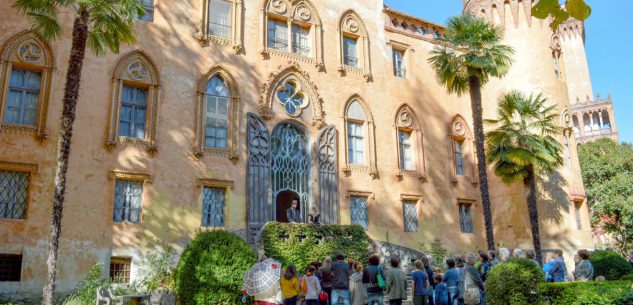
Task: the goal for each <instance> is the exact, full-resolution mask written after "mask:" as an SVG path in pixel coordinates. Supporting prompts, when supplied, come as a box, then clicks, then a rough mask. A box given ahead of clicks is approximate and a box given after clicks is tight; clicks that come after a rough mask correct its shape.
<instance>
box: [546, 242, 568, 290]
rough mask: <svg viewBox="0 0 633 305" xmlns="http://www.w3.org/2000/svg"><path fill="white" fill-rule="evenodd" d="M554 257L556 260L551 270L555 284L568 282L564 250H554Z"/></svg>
mask: <svg viewBox="0 0 633 305" xmlns="http://www.w3.org/2000/svg"><path fill="white" fill-rule="evenodd" d="M554 256H555V257H556V259H554V266H553V267H552V269H551V270H550V273H551V274H552V281H554V282H555V283H560V282H566V280H565V278H566V277H567V266H566V265H565V259H563V250H561V249H556V250H554Z"/></svg>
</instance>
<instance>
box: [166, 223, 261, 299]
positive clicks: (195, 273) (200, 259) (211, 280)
mask: <svg viewBox="0 0 633 305" xmlns="http://www.w3.org/2000/svg"><path fill="white" fill-rule="evenodd" d="M256 261H257V258H256V255H255V252H254V251H253V249H251V247H250V246H249V245H248V244H246V242H245V241H244V240H242V239H241V238H240V237H239V236H237V235H235V234H233V233H229V232H225V231H212V232H202V233H198V234H197V235H196V237H195V238H194V239H193V240H192V241H191V243H189V244H188V245H187V247H186V248H185V250H184V252H183V253H182V255H181V257H180V262H179V263H178V267H177V269H176V274H175V280H176V290H177V292H178V299H179V301H180V303H181V304H183V305H216V304H223V305H232V304H241V300H240V297H241V293H240V292H241V289H242V281H243V280H242V278H243V277H244V274H245V273H246V271H248V270H249V269H250V268H251V267H252V266H253V264H255V262H256Z"/></svg>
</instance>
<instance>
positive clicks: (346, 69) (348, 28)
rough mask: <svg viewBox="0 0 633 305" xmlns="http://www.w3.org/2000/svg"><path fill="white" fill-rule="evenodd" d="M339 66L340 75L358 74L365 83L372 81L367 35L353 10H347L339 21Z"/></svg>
mask: <svg viewBox="0 0 633 305" xmlns="http://www.w3.org/2000/svg"><path fill="white" fill-rule="evenodd" d="M337 31H338V34H339V37H338V44H339V52H338V54H339V66H338V71H339V72H340V73H341V75H346V74H347V73H354V74H360V75H362V76H363V78H365V81H370V80H371V79H372V74H371V57H370V51H369V34H368V32H367V28H366V27H365V23H363V20H362V19H361V18H360V17H359V16H358V14H356V12H354V11H353V10H348V11H346V12H345V13H343V15H341V18H340V19H339V24H338V28H337Z"/></svg>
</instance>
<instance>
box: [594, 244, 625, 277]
mask: <svg viewBox="0 0 633 305" xmlns="http://www.w3.org/2000/svg"><path fill="white" fill-rule="evenodd" d="M589 261H591V264H592V265H593V269H594V272H593V274H594V278H595V277H598V276H600V275H603V276H604V277H606V278H607V280H609V281H617V280H619V279H620V278H622V276H624V275H626V274H631V273H633V268H631V264H630V263H629V262H628V261H627V260H626V259H625V258H624V257H622V256H621V255H619V254H618V253H616V252H613V251H608V250H598V251H595V252H593V253H592V254H591V257H589Z"/></svg>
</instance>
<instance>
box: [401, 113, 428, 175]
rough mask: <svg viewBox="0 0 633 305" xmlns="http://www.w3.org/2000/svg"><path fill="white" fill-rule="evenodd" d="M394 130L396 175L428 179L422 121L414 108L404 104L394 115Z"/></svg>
mask: <svg viewBox="0 0 633 305" xmlns="http://www.w3.org/2000/svg"><path fill="white" fill-rule="evenodd" d="M393 126H394V132H395V135H394V136H395V137H394V139H395V147H396V156H397V157H398V170H397V171H396V176H397V177H398V178H400V179H402V177H403V176H408V177H414V178H419V179H426V171H425V164H424V163H425V162H424V140H423V139H424V136H423V134H422V128H421V126H420V121H419V120H418V117H417V116H416V115H415V112H414V111H413V109H412V108H411V107H410V106H409V105H407V104H402V105H401V106H400V107H398V108H397V111H396V113H395V115H394V125H393Z"/></svg>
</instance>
